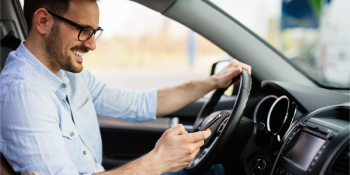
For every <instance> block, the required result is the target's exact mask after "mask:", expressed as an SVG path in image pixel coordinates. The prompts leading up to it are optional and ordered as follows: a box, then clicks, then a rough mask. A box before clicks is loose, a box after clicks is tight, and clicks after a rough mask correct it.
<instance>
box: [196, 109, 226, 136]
mask: <svg viewBox="0 0 350 175" xmlns="http://www.w3.org/2000/svg"><path fill="white" fill-rule="evenodd" d="M222 114H224V111H222V112H220V113H219V114H218V115H217V116H215V117H214V118H212V119H211V120H210V121H209V122H208V123H207V124H206V125H205V126H203V127H202V128H201V129H200V130H199V131H204V130H206V129H207V128H209V127H210V126H211V125H213V124H214V123H215V122H216V121H218V120H219V119H220V117H221V116H222Z"/></svg>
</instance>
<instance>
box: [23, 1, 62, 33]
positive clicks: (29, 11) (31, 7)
mask: <svg viewBox="0 0 350 175" xmlns="http://www.w3.org/2000/svg"><path fill="white" fill-rule="evenodd" d="M68 5H69V0H24V7H23V11H24V18H25V20H26V22H27V27H28V32H29V31H30V30H31V28H32V25H33V17H34V13H35V12H36V11H37V10H38V9H40V8H45V9H46V10H50V11H52V12H54V13H56V14H58V15H61V16H63V15H64V14H65V13H66V12H67V10H68ZM54 20H55V22H56V21H58V20H56V19H55V18H54Z"/></svg>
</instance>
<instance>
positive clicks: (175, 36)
mask: <svg viewBox="0 0 350 175" xmlns="http://www.w3.org/2000/svg"><path fill="white" fill-rule="evenodd" d="M21 4H22V6H23V0H21ZM98 5H99V8H100V23H99V26H101V27H102V28H103V29H104V31H103V34H102V35H101V37H100V38H99V39H98V40H97V42H96V43H97V48H96V50H95V51H90V52H89V53H88V54H85V56H84V63H83V64H84V68H85V69H87V70H89V71H91V72H92V73H93V74H94V75H95V76H96V77H97V78H99V79H101V80H103V81H105V82H108V83H111V84H113V85H115V86H117V87H124V88H129V89H135V90H143V89H149V88H166V87H170V86H175V85H179V84H181V83H185V82H189V81H191V80H197V79H202V78H206V77H208V76H209V75H210V69H211V66H212V64H213V63H215V62H217V61H219V60H226V59H231V57H230V56H229V55H228V54H226V53H225V52H224V51H222V50H221V49H220V48H219V47H217V46H216V45H214V44H212V43H211V42H210V41H208V40H207V39H205V38H204V37H202V36H201V35H199V34H197V33H196V32H194V31H192V30H190V29H189V28H188V27H186V26H184V25H182V24H180V23H178V22H176V21H174V20H172V19H170V18H167V17H165V16H163V15H162V14H160V13H158V12H155V11H153V10H151V9H148V8H147V7H144V6H142V5H140V4H137V3H135V2H132V1H127V0H118V1H115V0H103V1H98ZM230 92H232V88H231V89H230V90H228V91H227V92H226V93H225V94H226V95H231V94H232V93H230Z"/></svg>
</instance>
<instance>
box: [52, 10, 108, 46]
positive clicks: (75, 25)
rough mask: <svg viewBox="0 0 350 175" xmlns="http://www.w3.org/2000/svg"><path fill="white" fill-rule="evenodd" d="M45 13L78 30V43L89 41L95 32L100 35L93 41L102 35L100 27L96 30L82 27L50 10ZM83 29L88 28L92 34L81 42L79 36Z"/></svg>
mask: <svg viewBox="0 0 350 175" xmlns="http://www.w3.org/2000/svg"><path fill="white" fill-rule="evenodd" d="M47 12H49V13H50V14H51V15H53V16H54V17H56V18H58V19H60V20H62V21H64V22H66V23H68V24H70V25H72V26H74V27H76V28H77V29H79V30H80V31H79V34H78V40H79V41H87V40H89V39H90V38H91V36H92V35H93V34H94V35H95V34H96V32H97V31H101V34H100V35H99V36H98V37H97V38H95V41H96V40H97V39H98V38H99V37H100V36H101V35H102V32H103V29H102V28H101V27H97V29H96V30H95V29H94V28H92V27H84V26H82V25H79V24H77V23H75V22H73V21H71V20H69V19H66V18H64V17H62V16H60V15H57V14H55V13H53V12H51V11H50V10H47ZM85 28H90V29H92V33H91V35H90V36H89V37H88V38H87V39H86V40H81V39H80V34H81V32H82V31H83V30H84V29H85Z"/></svg>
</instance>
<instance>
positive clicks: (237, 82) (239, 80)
mask: <svg viewBox="0 0 350 175" xmlns="http://www.w3.org/2000/svg"><path fill="white" fill-rule="evenodd" d="M239 82H241V79H238V80H235V82H233V83H234V84H239Z"/></svg>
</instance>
